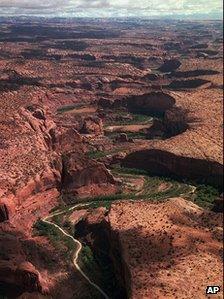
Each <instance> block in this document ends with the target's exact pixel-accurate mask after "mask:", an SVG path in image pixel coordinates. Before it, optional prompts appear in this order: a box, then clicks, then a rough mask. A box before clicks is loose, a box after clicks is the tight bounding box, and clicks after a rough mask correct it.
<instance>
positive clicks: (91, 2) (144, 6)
mask: <svg viewBox="0 0 224 299" xmlns="http://www.w3.org/2000/svg"><path fill="white" fill-rule="evenodd" d="M210 12H213V13H214V12H217V13H221V12H222V1H220V0H140V1H137V0H0V15H3V14H4V15H24V14H25V15H29V14H30V15H31V14H32V15H35V14H36V15H47V16H48V15H55V16H98V17H101V16H153V15H166V14H168V15H173V14H176V13H179V14H197V13H208V14H209V13H210Z"/></svg>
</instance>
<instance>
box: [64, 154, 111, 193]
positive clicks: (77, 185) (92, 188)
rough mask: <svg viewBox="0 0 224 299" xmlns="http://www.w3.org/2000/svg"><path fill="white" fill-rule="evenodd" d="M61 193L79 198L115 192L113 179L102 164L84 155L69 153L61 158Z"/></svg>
mask: <svg viewBox="0 0 224 299" xmlns="http://www.w3.org/2000/svg"><path fill="white" fill-rule="evenodd" d="M62 175H63V177H62V188H63V191H64V192H66V193H69V194H73V195H79V196H84V197H86V196H94V195H95V196H96V195H99V194H109V193H113V192H114V191H115V190H116V186H115V179H114V178H113V176H112V174H111V173H110V172H109V171H108V170H107V168H106V167H105V165H104V164H102V163H99V162H97V161H95V160H90V159H88V158H87V157H85V156H84V155H80V154H76V153H70V154H68V155H65V156H64V157H63V174H62Z"/></svg>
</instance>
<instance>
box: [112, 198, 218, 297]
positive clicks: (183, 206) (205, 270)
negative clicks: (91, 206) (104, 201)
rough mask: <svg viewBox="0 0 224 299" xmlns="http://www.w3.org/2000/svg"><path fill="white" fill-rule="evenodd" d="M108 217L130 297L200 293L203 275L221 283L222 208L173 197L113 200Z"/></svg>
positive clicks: (200, 295) (207, 279)
mask: <svg viewBox="0 0 224 299" xmlns="http://www.w3.org/2000/svg"><path fill="white" fill-rule="evenodd" d="M108 219H109V220H108V221H109V224H110V227H111V230H112V237H111V238H112V240H113V242H112V252H113V250H114V252H116V250H117V248H118V247H120V250H121V252H122V264H123V271H124V273H125V276H124V277H125V280H126V281H125V284H126V286H127V287H128V292H129V298H136V299H137V298H141V299H142V298H205V295H204V292H203V291H204V289H206V286H207V285H208V281H209V282H210V283H211V284H215V283H217V284H218V285H220V286H221V285H222V276H223V273H222V268H221V267H220V262H219V261H220V254H221V253H222V232H221V230H220V228H221V226H222V217H221V214H214V213H212V212H205V211H204V210H203V209H200V208H199V207H198V206H196V205H194V204H192V203H190V202H188V201H185V200H184V199H182V198H173V199H170V200H168V201H166V202H165V203H149V202H147V203H146V202H128V203H127V202H121V203H117V204H113V205H112V207H111V210H110V213H109V215H108ZM199 256H200V258H199ZM198 259H200V262H199V260H198ZM211 264H212V267H211ZM189 286H190V287H189ZM217 298H221V297H217Z"/></svg>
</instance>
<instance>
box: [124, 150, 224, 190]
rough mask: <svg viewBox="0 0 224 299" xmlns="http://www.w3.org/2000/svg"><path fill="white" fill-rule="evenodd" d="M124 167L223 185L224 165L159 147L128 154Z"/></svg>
mask: <svg viewBox="0 0 224 299" xmlns="http://www.w3.org/2000/svg"><path fill="white" fill-rule="evenodd" d="M122 165H123V166H124V167H130V168H138V169H144V170H147V171H149V172H150V173H153V174H156V175H163V176H175V177H179V178H188V179H193V180H200V181H202V182H207V183H210V184H214V185H217V186H219V187H222V184H223V167H222V165H221V164H220V163H218V162H215V161H209V160H202V159H195V158H191V157H184V156H178V155H175V154H174V153H171V152H166V151H163V150H158V149H148V150H142V151H137V152H134V153H131V154H129V155H127V156H126V158H125V159H124V160H123V161H122Z"/></svg>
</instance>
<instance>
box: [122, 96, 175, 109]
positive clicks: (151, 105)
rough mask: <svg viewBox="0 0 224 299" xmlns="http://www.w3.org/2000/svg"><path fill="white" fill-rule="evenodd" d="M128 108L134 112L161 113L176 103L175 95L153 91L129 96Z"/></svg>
mask: <svg viewBox="0 0 224 299" xmlns="http://www.w3.org/2000/svg"><path fill="white" fill-rule="evenodd" d="M126 102H127V108H128V110H129V111H131V112H134V113H142V114H146V115H161V114H164V113H165V111H166V110H168V109H170V108H171V107H173V106H174V104H175V99H174V97H172V96H170V95H169V94H166V93H164V92H160V91H158V92H156V91H155V92H151V93H149V94H143V95H139V96H138V95H136V96H131V97H129V98H127V100H126Z"/></svg>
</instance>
